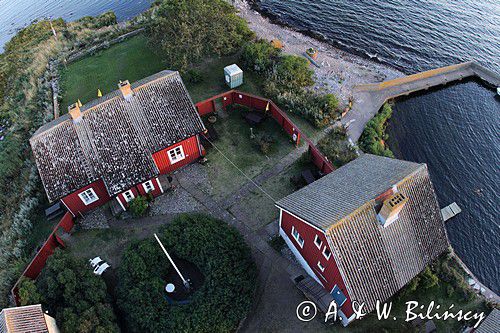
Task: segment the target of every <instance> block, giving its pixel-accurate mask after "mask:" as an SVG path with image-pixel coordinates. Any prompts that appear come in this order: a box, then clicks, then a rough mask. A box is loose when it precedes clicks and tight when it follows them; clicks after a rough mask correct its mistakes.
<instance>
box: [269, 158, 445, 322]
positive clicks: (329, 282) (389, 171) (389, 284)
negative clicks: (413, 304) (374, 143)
mask: <svg viewBox="0 0 500 333" xmlns="http://www.w3.org/2000/svg"><path fill="white" fill-rule="evenodd" d="M277 207H278V208H279V209H280V235H281V236H282V237H283V238H284V239H285V241H286V243H287V245H288V246H289V247H290V249H291V250H292V252H293V253H294V254H295V256H296V257H297V259H298V260H299V262H300V263H301V264H302V266H303V268H304V269H305V270H306V271H307V273H308V274H309V275H311V276H312V277H313V278H314V279H315V280H316V281H317V282H318V283H319V284H320V285H322V286H323V287H324V289H326V290H327V292H329V293H331V295H332V296H333V300H334V301H335V302H336V304H337V305H338V307H340V309H341V313H340V316H341V318H342V322H343V324H344V325H347V324H348V323H349V322H350V321H352V320H353V319H355V315H354V312H353V308H352V302H353V301H357V302H359V303H364V304H365V305H364V308H363V309H364V310H366V311H368V312H371V311H373V310H374V309H375V305H376V302H377V300H380V301H381V302H384V301H386V300H387V299H388V298H389V297H391V296H392V295H394V294H395V293H396V292H397V291H398V290H400V289H401V288H402V287H403V286H404V285H405V284H407V283H408V282H409V281H410V280H411V279H412V278H413V277H415V276H416V275H417V274H418V273H420V272H421V271H422V270H423V269H424V268H425V267H426V266H427V265H428V264H429V263H430V262H431V261H432V260H433V259H435V258H436V257H437V256H438V255H440V254H441V253H443V252H444V251H445V250H446V249H447V248H448V238H447V235H446V230H445V227H444V222H443V219H442V216H441V211H440V209H439V206H438V202H437V198H436V195H435V193H434V190H433V187H432V183H431V180H430V178H429V173H428V171H427V166H426V165H425V164H418V163H412V162H406V161H400V160H396V159H390V158H386V157H378V156H374V155H368V154H365V155H363V156H361V157H359V158H358V159H356V160H355V161H353V162H351V163H349V164H347V165H345V166H343V167H341V168H339V169H337V170H335V171H334V172H332V173H330V174H328V175H327V176H325V177H323V178H321V179H320V180H317V181H315V182H314V183H312V184H310V185H308V186H306V187H304V188H302V189H301V190H299V191H297V192H295V193H293V194H291V195H289V196H287V197H285V198H284V199H282V200H280V201H279V202H278V203H277Z"/></svg>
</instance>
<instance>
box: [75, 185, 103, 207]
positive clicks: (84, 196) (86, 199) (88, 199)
mask: <svg viewBox="0 0 500 333" xmlns="http://www.w3.org/2000/svg"><path fill="white" fill-rule="evenodd" d="M78 197H80V200H82V202H83V203H84V204H85V206H88V205H90V204H91V203H93V202H96V201H97V200H99V197H98V196H97V194H95V191H94V189H93V188H92V187H91V188H89V189H86V190H85V191H83V192H81V193H78Z"/></svg>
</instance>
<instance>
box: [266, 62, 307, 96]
mask: <svg viewBox="0 0 500 333" xmlns="http://www.w3.org/2000/svg"><path fill="white" fill-rule="evenodd" d="M313 75H314V71H313V70H312V69H310V68H309V62H308V61H307V60H306V59H304V58H303V57H299V56H296V55H289V54H287V55H284V56H282V57H281V58H280V61H279V62H278V64H277V65H276V69H275V70H274V72H273V73H272V75H271V79H272V81H274V82H275V83H276V85H277V86H278V87H279V90H281V91H283V90H285V91H298V90H300V89H302V88H305V87H309V86H312V85H313V84H314V79H313Z"/></svg>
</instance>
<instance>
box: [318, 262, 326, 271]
mask: <svg viewBox="0 0 500 333" xmlns="http://www.w3.org/2000/svg"><path fill="white" fill-rule="evenodd" d="M318 268H319V270H320V271H321V272H324V271H325V269H326V267H325V266H323V265H322V264H321V261H318Z"/></svg>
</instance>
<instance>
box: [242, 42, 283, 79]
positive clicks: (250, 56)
mask: <svg viewBox="0 0 500 333" xmlns="http://www.w3.org/2000/svg"><path fill="white" fill-rule="evenodd" d="M280 54H281V50H280V49H277V48H275V47H274V46H273V45H271V43H269V42H268V41H267V40H263V39H260V40H258V41H256V42H254V43H248V44H246V45H245V47H244V48H243V51H242V53H241V62H242V63H243V66H245V67H246V68H248V69H251V70H253V71H256V72H259V73H267V72H268V71H269V70H271V69H272V67H273V65H275V63H276V61H278V60H279V59H278V57H279V56H280Z"/></svg>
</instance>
